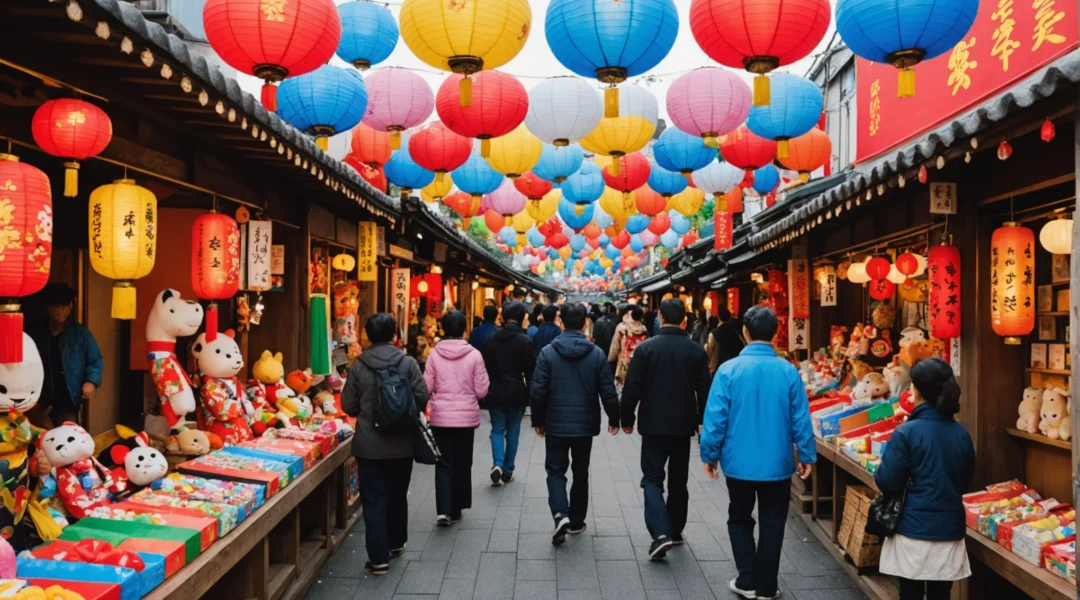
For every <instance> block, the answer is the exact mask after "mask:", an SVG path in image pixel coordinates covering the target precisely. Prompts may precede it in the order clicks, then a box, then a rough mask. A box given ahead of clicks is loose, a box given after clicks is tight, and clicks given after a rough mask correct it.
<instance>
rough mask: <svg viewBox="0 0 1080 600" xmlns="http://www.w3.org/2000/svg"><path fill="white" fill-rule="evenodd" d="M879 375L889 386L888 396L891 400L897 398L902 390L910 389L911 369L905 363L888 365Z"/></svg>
mask: <svg viewBox="0 0 1080 600" xmlns="http://www.w3.org/2000/svg"><path fill="white" fill-rule="evenodd" d="M881 374H882V375H884V376H885V381H886V382H887V383H888V384H889V394H890V396H891V397H892V398H899V397H900V394H901V393H902V392H903V391H904V390H906V389H907V388H909V387H911V367H909V366H908V364H907V363H905V362H899V363H898V364H893V365H889V366H887V367H885V369H884V370H883V371H882V372H881Z"/></svg>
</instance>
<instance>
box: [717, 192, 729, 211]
mask: <svg viewBox="0 0 1080 600" xmlns="http://www.w3.org/2000/svg"><path fill="white" fill-rule="evenodd" d="M716 206H717V208H718V210H719V211H720V212H726V211H727V194H717V195H716Z"/></svg>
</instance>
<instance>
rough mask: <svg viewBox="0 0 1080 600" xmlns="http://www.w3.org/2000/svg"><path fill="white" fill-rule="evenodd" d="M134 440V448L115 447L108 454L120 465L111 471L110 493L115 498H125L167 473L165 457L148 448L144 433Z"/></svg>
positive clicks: (148, 439) (148, 438)
mask: <svg viewBox="0 0 1080 600" xmlns="http://www.w3.org/2000/svg"><path fill="white" fill-rule="evenodd" d="M134 440H135V447H134V448H128V447H127V446H123V445H115V446H113V447H112V448H111V450H110V453H109V454H110V458H112V460H113V461H115V462H116V463H117V464H119V465H121V466H118V467H116V468H115V469H113V471H112V477H113V489H112V491H113V493H114V494H115V495H116V496H117V497H127V496H129V495H131V494H133V493H135V492H137V491H139V490H140V489H142V488H145V487H148V486H149V485H150V484H152V483H154V482H155V481H157V480H158V479H161V478H162V477H164V476H165V475H167V474H168V473H169V462H168V461H167V460H165V455H163V454H162V453H160V452H158V451H157V450H156V449H155V448H153V447H152V446H150V437H149V436H147V435H146V432H143V433H140V434H138V435H137V436H135V438H134Z"/></svg>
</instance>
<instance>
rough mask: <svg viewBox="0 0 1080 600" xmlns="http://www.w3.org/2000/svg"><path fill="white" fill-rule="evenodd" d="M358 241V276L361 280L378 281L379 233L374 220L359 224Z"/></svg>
mask: <svg viewBox="0 0 1080 600" xmlns="http://www.w3.org/2000/svg"><path fill="white" fill-rule="evenodd" d="M358 225H359V229H358V235H357V242H356V257H357V260H356V278H357V279H358V280H360V281H378V280H379V268H378V260H379V259H378V255H377V254H378V247H377V243H378V239H377V237H378V234H377V233H376V228H375V223H374V222H361V223H359V224H358Z"/></svg>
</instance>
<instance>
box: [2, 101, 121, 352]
mask: <svg viewBox="0 0 1080 600" xmlns="http://www.w3.org/2000/svg"><path fill="white" fill-rule="evenodd" d="M30 132H31V134H33V136H34V141H35V142H37V145H38V146H41V149H42V150H44V151H45V152H46V153H47V154H51V155H53V156H55V157H58V158H64V159H67V162H65V163H64V195H65V196H67V197H68V198H74V197H75V196H77V195H78V194H79V162H78V161H80V160H86V159H87V158H90V157H91V156H97V155H98V154H100V153H101V151H102V150H104V149H105V147H106V146H108V145H109V142H110V141H112V133H113V129H112V121H110V120H109V116H108V115H106V114H105V111H103V110H101V109H100V108H98V107H97V106H94V105H93V104H90V103H89V102H86V101H84V100H76V99H74V98H61V99H59V100H50V101H48V102H46V103H45V104H42V105H41V107H40V108H38V109H37V111H35V112H34V119H33V122H32V123H31V125H30ZM20 343H21V341H20Z"/></svg>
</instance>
